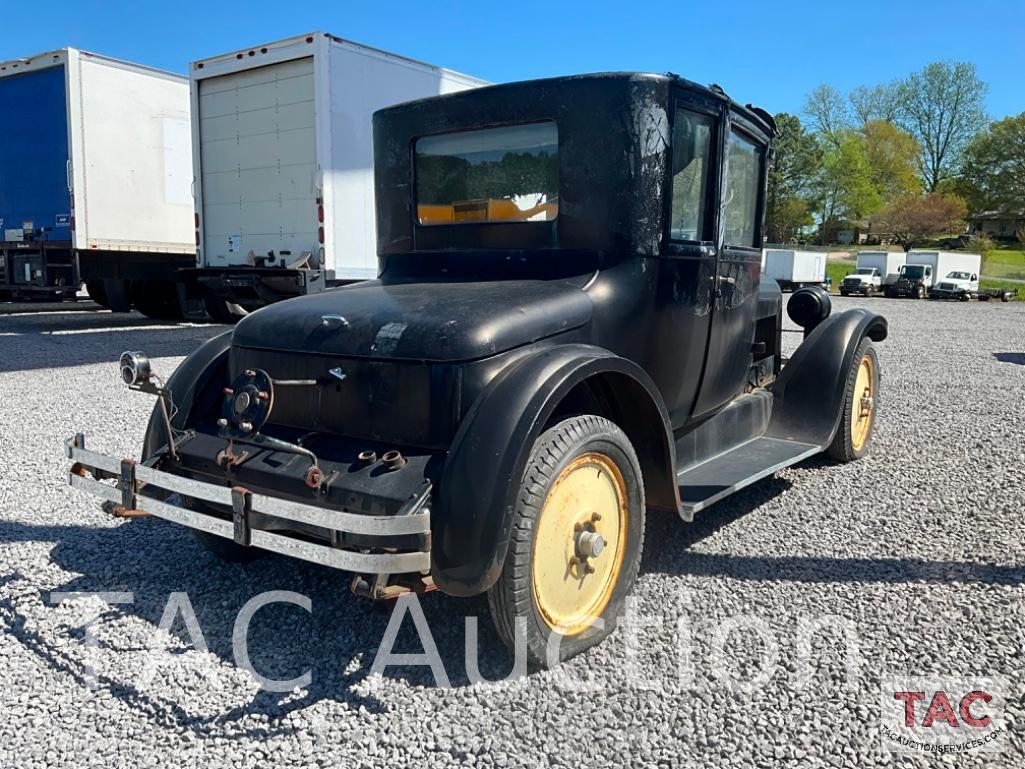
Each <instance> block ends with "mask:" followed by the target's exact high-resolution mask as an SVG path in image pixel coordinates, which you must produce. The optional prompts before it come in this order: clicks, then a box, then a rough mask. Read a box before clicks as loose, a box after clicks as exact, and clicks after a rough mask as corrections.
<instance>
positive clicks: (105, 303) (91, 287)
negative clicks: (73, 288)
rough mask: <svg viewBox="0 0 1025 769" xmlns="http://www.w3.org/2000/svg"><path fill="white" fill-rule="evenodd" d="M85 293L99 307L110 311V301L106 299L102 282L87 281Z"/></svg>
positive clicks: (105, 291)
mask: <svg viewBox="0 0 1025 769" xmlns="http://www.w3.org/2000/svg"><path fill="white" fill-rule="evenodd" d="M85 290H86V293H87V294H89V298H90V299H92V300H93V301H94V302H96V304H98V305H99V306H100V307H106V308H107V309H108V310H109V309H110V300H109V299H107V290H106V287H105V285H104V283H103V281H102V280H87V281H86V282H85Z"/></svg>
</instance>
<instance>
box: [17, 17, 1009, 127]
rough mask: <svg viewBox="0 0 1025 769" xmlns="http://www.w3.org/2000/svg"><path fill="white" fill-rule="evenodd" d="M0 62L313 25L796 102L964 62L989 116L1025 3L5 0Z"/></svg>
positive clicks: (442, 61) (1000, 107) (166, 64)
mask: <svg viewBox="0 0 1025 769" xmlns="http://www.w3.org/2000/svg"><path fill="white" fill-rule="evenodd" d="M4 5H5V6H6V7H5V8H4V13H3V18H4V34H3V35H2V36H0V60H3V59H10V58H17V57H20V56H27V55H31V54H35V53H39V52H41V51H45V50H51V49H54V48H61V47H64V46H68V45H70V46H75V47H78V48H83V49H85V50H90V51H94V52H96V53H102V54H105V55H108V56H115V57H118V58H122V59H127V60H129V61H135V62H139V63H142V64H149V65H151V66H156V67H161V68H164V69H168V70H172V71H176V72H182V73H184V72H185V68H186V64H187V63H188V62H189V61H192V60H194V59H199V58H203V57H206V56H212V55H215V54H219V53H225V52H227V51H231V50H234V49H236V48H242V47H246V46H251V45H255V44H257V43H263V42H269V41H271V40H276V39H278V38H282V37H289V36H291V35H295V34H299V33H302V32H310V31H314V30H322V31H325V32H331V33H333V34H335V35H338V36H340V37H345V38H348V39H351V40H355V41H357V42H362V43H366V44H368V45H373V46H376V47H379V48H384V49H386V50H389V51H394V52H395V53H400V54H403V55H406V56H411V57H413V58H417V59H422V60H424V61H427V62H430V63H432V64H439V65H442V66H446V67H450V68H452V69H456V70H460V71H462V72H466V73H469V74H473V75H477V76H479V77H483V78H486V79H488V80H493V81H496V82H501V81H509V80H523V79H530V78H533V77H545V76H551V75H561V74H574V73H580V72H594V71H601V70H646V71H654V72H665V71H672V72H676V73H677V74H680V75H683V76H684V77H687V78H690V79H691V80H695V81H697V82H700V83H711V82H717V83H719V84H720V85H722V86H723V87H724V88H725V89H726V90H727V92H728V93H729V94H730V95H731V96H733V97H734V98H735V99H737V100H738V101H741V102H754V103H755V104H758V105H759V106H762V107H764V108H766V109H768V110H770V111H772V112H778V111H781V110H784V111H790V112H795V111H799V110H800V107H801V104H802V102H803V100H804V96H805V94H806V93H807V92H808V91H809V90H811V89H812V88H813V87H815V86H816V85H818V84H819V83H823V82H827V83H830V84H831V85H834V86H836V87H837V88H840V89H843V90H847V89H850V88H852V87H854V86H857V85H860V84H863V83H864V84H875V83H879V82H887V81H889V80H892V79H893V78H897V77H902V76H904V75H906V74H907V73H908V72H910V71H912V70H914V69H918V68H920V67H921V66H922V65H924V64H926V63H928V62H930V61H935V60H938V59H956V60H964V61H971V62H973V63H975V65H976V66H977V67H978V70H979V74H980V76H981V77H982V79H983V80H985V81H986V82H988V83H989V85H990V93H989V97H988V99H987V108H988V110H989V112H990V114H991V116H993V117H1003V116H1004V115H1007V114H1017V113H1019V112H1022V111H1025V85H1023V83H1025V79H1023V78H1025V0H974V2H971V3H965V2H963V0H961V1H960V2H956V1H955V0H928V2H925V0H886V1H883V2H880V1H879V0H862V2H857V3H840V2H829V0H815V1H812V0H800V1H798V0H777V1H776V2H772V3H769V2H749V1H748V0H732V1H730V2H723V1H722V0H718V1H716V0H703V1H701V2H695V1H694V0H676V2H651V1H650V0H649V1H647V2H645V1H643V0H637V1H635V2H623V1H622V0H620V2H604V0H592V1H591V2H572V1H570V0H562V1H561V2H560V0H548V1H547V2H534V0H505V1H504V2H502V1H499V2H482V1H481V0H475V2H462V1H461V0H452V1H450V2H430V1H429V0H420V2H408V1H407V0H377V2H372V1H368V0H360V1H359V2H349V1H348V0H338V1H336V2H324V3H320V4H317V3H310V2H297V0H278V1H277V2H265V0H251V1H250V2H246V3H235V2H228V1H227V0H225V1H224V2H219V1H218V0H211V1H208V2H204V3H197V2H191V1H190V0H179V1H178V2H169V1H168V0H161V1H160V2H152V1H151V0H140V1H137V2H134V3H129V2H121V1H120V0H118V1H117V2H114V1H110V2H102V1H101V0H76V1H73V2H46V1H45V0H40V1H37V2H28V1H26V0H7V1H6V2H5V3H4Z"/></svg>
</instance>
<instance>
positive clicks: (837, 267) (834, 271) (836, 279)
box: [826, 262, 855, 291]
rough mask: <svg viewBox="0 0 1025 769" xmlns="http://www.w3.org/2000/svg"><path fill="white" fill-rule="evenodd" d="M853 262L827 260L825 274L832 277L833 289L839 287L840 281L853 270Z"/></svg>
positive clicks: (835, 289)
mask: <svg viewBox="0 0 1025 769" xmlns="http://www.w3.org/2000/svg"><path fill="white" fill-rule="evenodd" d="M854 270H855V264H854V262H827V263H826V274H827V275H828V276H829V277H830V278H832V279H833V291H838V290H839V289H840V281H841V280H843V279H844V278H845V277H847V276H848V275H849V274H850V273H852V272H854Z"/></svg>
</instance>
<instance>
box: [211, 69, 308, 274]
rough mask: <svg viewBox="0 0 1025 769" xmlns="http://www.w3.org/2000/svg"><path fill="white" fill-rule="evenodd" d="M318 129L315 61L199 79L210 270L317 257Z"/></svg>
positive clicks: (291, 261) (289, 262) (274, 263)
mask: <svg viewBox="0 0 1025 769" xmlns="http://www.w3.org/2000/svg"><path fill="white" fill-rule="evenodd" d="M314 126H315V112H314V86H313V57H312V56H308V57H305V58H302V59H294V60H291V61H285V62H280V63H277V64H271V65H268V66H266V67H258V68H255V69H248V70H243V71H241V72H234V73H231V74H228V75H221V76H219V77H213V78H209V79H204V80H200V81H199V142H200V164H201V174H202V179H201V182H200V183H201V191H202V221H201V224H200V226H201V228H202V233H203V239H202V243H201V245H200V248H201V249H202V250H203V253H204V262H205V263H206V264H207V265H208V266H223V265H244V264H254V263H255V264H257V265H260V264H268V265H270V264H273V265H279V264H281V260H284V261H285V263H286V264H292V263H294V262H295V261H297V260H298V259H300V258H301V257H302V255H303V254H305V253H310V254H314V253H316V252H317V248H318V234H317V229H318V221H317V218H318V213H317V205H318V204H317V198H318V197H319V194H320V193H319V191H318V189H317V187H316V184H317V173H316V171H317V156H316V145H315V129H314ZM254 257H255V261H254ZM263 257H266V258H267V259H269V260H270V261H264V260H263V259H261V258H263Z"/></svg>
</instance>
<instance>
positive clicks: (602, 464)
mask: <svg viewBox="0 0 1025 769" xmlns="http://www.w3.org/2000/svg"><path fill="white" fill-rule="evenodd" d="M643 545H644V488H643V485H642V482H641V468H640V464H639V463H638V461H637V455H636V454H635V453H634V449H633V446H631V445H630V441H629V440H628V439H627V437H626V435H625V434H624V433H623V431H622V430H621V429H620V428H619V427H618V426H617V425H615V424H613V423H612V422H610V421H609V420H607V419H604V418H602V417H598V416H592V415H584V416H577V417H572V418H570V419H566V420H564V421H562V422H559V423H558V424H556V425H555V426H554V427H552V428H550V429H549V430H547V431H545V432H544V433H543V434H542V435H541V437H540V438H538V440H537V442H536V443H535V444H534V448H533V450H532V451H531V454H530V459H529V461H528V463H527V469H526V472H525V473H524V474H523V480H522V482H521V484H520V489H519V493H518V494H517V505H516V510H515V513H514V519H513V527H512V534H511V540H510V542H509V550H508V552H507V554H506V558H505V564H504V565H503V567H502V573H501V575H500V576H499V578H498V581H497V582H496V583H495V584H494V586H492V588H491V590H490V591H489V592H488V603H489V605H490V607H491V615H492V618H493V619H494V622H495V627H496V628H497V630H498V634H499V635H500V636H501V637H502V640H503V641H505V643H506V644H507V645H508V646H509V648H510V649H514V648H515V644H516V643H517V631H516V627H517V625H518V624H519V623H523V624H524V626H525V629H526V646H527V653H528V656H529V658H530V660H531V661H532V662H533V663H534V664H535V665H539V666H541V667H547V666H548V665H549V664H550V662H551V663H555V662H558V661H560V660H564V659H569V658H570V657H572V656H574V655H576V654H579V653H580V652H582V651H583V650H585V649H587V648H589V647H591V646H593V645H595V644H597V643H599V642H600V641H602V640H603V639H604V638H605V637H606V636H608V635H609V633H611V632H612V631H613V630H614V629H615V626H616V619H617V617H618V615H619V612H620V608H621V606H622V603H623V600H624V599H625V598H626V595H627V594H628V593H629V592H630V589H631V587H632V586H633V583H634V580H635V579H636V577H637V569H638V567H639V565H640V560H641V550H642V548H643ZM553 635H558V636H560V637H559V638H552V636H553ZM550 639H551V641H552V646H553V649H552V652H553V655H552V656H553V659H552V660H551V661H550V662H549V659H548V657H549V654H548V646H549V642H550ZM556 641H558V644H559V645H558V647H557V649H558V654H557V656H556V655H555V649H556V647H555V642H556ZM519 642H520V643H522V641H519Z"/></svg>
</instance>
